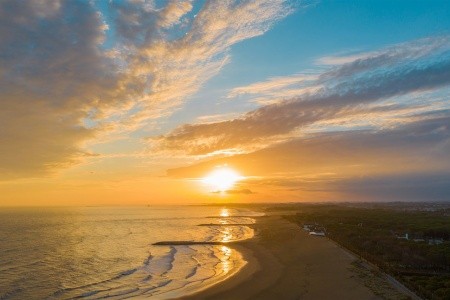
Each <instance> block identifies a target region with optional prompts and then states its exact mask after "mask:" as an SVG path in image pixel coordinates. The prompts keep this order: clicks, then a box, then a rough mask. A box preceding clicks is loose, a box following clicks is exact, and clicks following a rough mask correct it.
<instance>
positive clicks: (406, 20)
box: [165, 0, 450, 129]
mask: <svg viewBox="0 0 450 300" xmlns="http://www.w3.org/2000/svg"><path fill="white" fill-rule="evenodd" d="M295 3H297V5H298V7H297V9H296V10H295V12H294V13H292V14H291V15H289V16H287V17H286V18H285V19H283V20H281V21H279V22H277V23H276V24H275V25H274V26H273V28H271V29H270V30H269V31H268V32H266V33H265V34H264V35H261V36H258V37H254V38H252V39H248V40H245V41H243V42H241V43H239V44H236V45H233V46H232V47H231V61H230V63H229V64H227V65H225V66H224V67H223V69H222V70H221V72H220V73H219V74H218V75H217V76H215V77H213V78H212V79H211V80H209V81H208V82H207V83H206V84H205V85H204V87H203V88H202V89H201V90H200V91H199V92H198V93H197V94H196V95H193V96H192V100H191V101H190V102H188V103H187V104H186V106H185V107H186V109H183V110H180V111H178V112H175V113H174V115H173V116H172V117H171V121H170V122H169V124H168V125H167V126H168V127H170V126H176V125H177V124H178V123H179V121H180V120H182V121H185V122H189V121H192V120H193V119H195V118H196V117H198V116H199V115H202V114H219V113H224V112H233V111H243V110H246V109H248V108H249V107H251V106H249V105H247V104H245V103H230V102H229V101H223V100H221V99H222V98H223V97H224V96H225V95H226V92H227V90H229V89H232V88H233V87H235V86H241V85H246V84H251V83H253V82H257V81H263V80H265V79H267V78H270V77H275V76H288V75H292V74H296V73H300V72H308V71H312V70H317V69H318V68H320V66H319V65H318V63H317V60H318V59H319V58H321V57H323V56H333V55H336V56H341V55H342V56H344V55H350V54H356V53H361V52H365V51H371V50H376V49H379V48H383V47H386V46H389V45H392V44H397V43H403V42H407V41H410V40H415V39H419V38H424V37H428V36H436V35H437V36H438V35H446V34H449V33H450V18H449V17H448V16H450V5H449V4H448V2H447V1H443V0H442V1H434V0H433V1H424V0H422V1H421V0H417V1H407V0H400V1H377V0H373V1H370V0H364V1H303V2H302V1H298V2H295ZM172 120H173V121H172ZM165 129H167V127H165Z"/></svg>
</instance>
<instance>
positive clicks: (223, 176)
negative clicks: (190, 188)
mask: <svg viewBox="0 0 450 300" xmlns="http://www.w3.org/2000/svg"><path fill="white" fill-rule="evenodd" d="M240 179H242V176H240V175H239V174H238V173H237V172H236V171H234V170H232V169H230V168H220V169H217V170H214V171H213V172H211V173H209V174H208V175H206V176H205V177H204V178H203V182H204V183H206V184H207V185H209V186H210V187H212V188H213V189H214V191H221V192H223V191H226V190H229V189H231V188H232V187H233V186H234V184H235V183H236V182H237V181H239V180H240Z"/></svg>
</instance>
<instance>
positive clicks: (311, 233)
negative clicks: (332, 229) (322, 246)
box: [309, 231, 325, 236]
mask: <svg viewBox="0 0 450 300" xmlns="http://www.w3.org/2000/svg"><path fill="white" fill-rule="evenodd" d="M309 235H313V236H325V232H323V231H310V232H309Z"/></svg>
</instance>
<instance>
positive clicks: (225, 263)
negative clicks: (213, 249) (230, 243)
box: [219, 246, 232, 274]
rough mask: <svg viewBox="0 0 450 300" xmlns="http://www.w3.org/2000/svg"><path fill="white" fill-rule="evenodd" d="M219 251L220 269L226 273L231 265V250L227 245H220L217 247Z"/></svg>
mask: <svg viewBox="0 0 450 300" xmlns="http://www.w3.org/2000/svg"><path fill="white" fill-rule="evenodd" d="M219 250H220V252H221V254H222V255H221V258H220V260H221V267H222V271H223V272H224V273H225V274H226V273H228V272H229V271H230V269H231V267H232V262H231V254H232V250H231V248H230V247H227V246H221V247H220V248H219Z"/></svg>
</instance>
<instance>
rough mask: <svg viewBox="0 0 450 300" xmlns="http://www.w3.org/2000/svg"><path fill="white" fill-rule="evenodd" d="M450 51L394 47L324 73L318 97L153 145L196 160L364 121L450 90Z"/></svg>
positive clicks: (181, 131) (190, 128)
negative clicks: (354, 119)
mask: <svg viewBox="0 0 450 300" xmlns="http://www.w3.org/2000/svg"><path fill="white" fill-rule="evenodd" d="M430 45H432V46H430ZM449 46H450V42H449V39H448V38H446V37H445V38H442V37H438V38H435V39H423V40H419V41H414V42H412V43H411V47H408V44H406V45H405V44H401V45H399V46H398V47H390V48H388V49H387V50H385V51H379V52H376V53H375V54H374V55H372V56H367V57H366V58H364V59H358V60H356V61H353V62H349V63H347V64H343V65H341V66H339V67H335V68H333V69H332V70H329V71H326V72H324V73H323V74H321V75H320V78H319V80H318V81H317V82H316V83H315V84H321V85H323V87H322V88H320V89H318V90H316V91H313V92H311V93H306V94H303V95H301V96H300V97H296V98H291V99H289V100H284V101H280V102H278V103H275V104H271V105H265V106H263V107H261V108H259V109H256V110H254V111H251V112H248V113H246V114H244V115H243V116H241V117H240V118H236V119H232V120H228V121H222V122H216V123H209V124H186V125H182V126H180V127H178V128H176V129H175V130H173V131H172V132H170V133H168V134H166V135H162V136H159V137H156V138H154V139H153V142H154V144H155V146H156V147H157V148H160V149H165V150H172V151H177V150H182V151H187V152H188V153H189V154H193V155H203V154H208V153H214V152H215V151H223V150H225V149H250V150H254V148H252V147H251V146H253V147H255V146H256V147H266V146H268V145H270V144H271V143H274V142H279V141H280V139H283V138H285V137H286V135H292V134H294V132H296V134H297V135H298V131H299V130H301V129H305V128H306V127H308V126H312V125H314V124H317V123H320V122H323V121H330V120H333V119H335V118H340V119H342V118H343V117H351V116H352V115H355V114H356V115H358V114H360V113H361V111H366V112H367V111H370V106H373V105H376V104H380V103H381V102H383V101H387V100H391V101H394V102H395V97H401V96H404V95H414V94H417V93H421V92H425V91H435V90H439V89H441V88H443V87H446V86H448V85H449V84H450V51H449ZM396 49H397V52H398V53H401V55H397V54H395V55H394V54H392V53H397V52H396V51H395V50H396ZM408 49H409V50H408ZM408 51H409V52H408ZM254 87H255V85H253V86H251V87H250V88H249V89H250V90H252V89H253V88H254ZM405 105H407V104H405V103H403V106H405ZM431 109H433V108H431ZM392 113H395V107H393V110H392Z"/></svg>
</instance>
